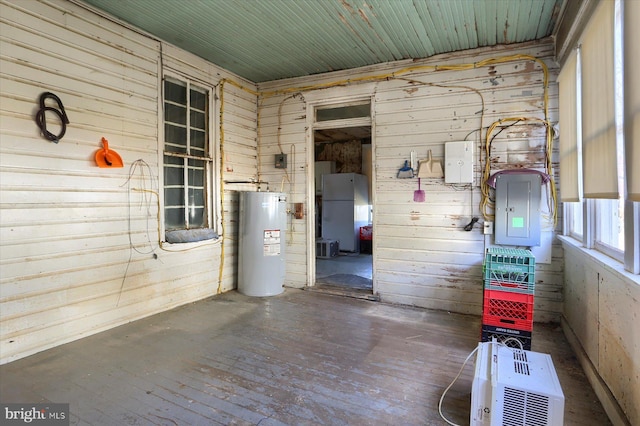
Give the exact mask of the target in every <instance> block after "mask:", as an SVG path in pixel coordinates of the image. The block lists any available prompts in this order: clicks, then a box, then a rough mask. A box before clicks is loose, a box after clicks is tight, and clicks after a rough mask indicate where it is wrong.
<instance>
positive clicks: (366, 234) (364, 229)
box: [360, 225, 373, 241]
mask: <svg viewBox="0 0 640 426" xmlns="http://www.w3.org/2000/svg"><path fill="white" fill-rule="evenodd" d="M360 240H362V241H371V240H373V226H371V225H367V226H361V227H360Z"/></svg>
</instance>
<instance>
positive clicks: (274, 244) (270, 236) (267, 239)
mask: <svg viewBox="0 0 640 426" xmlns="http://www.w3.org/2000/svg"><path fill="white" fill-rule="evenodd" d="M263 249H264V252H263V254H264V255H265V256H280V230H279V229H265V230H264V244H263Z"/></svg>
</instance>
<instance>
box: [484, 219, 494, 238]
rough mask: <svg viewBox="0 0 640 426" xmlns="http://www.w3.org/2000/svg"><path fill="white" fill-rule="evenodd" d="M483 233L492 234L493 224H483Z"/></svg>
mask: <svg viewBox="0 0 640 426" xmlns="http://www.w3.org/2000/svg"><path fill="white" fill-rule="evenodd" d="M483 233H484V235H491V234H493V222H485V223H484V229H483Z"/></svg>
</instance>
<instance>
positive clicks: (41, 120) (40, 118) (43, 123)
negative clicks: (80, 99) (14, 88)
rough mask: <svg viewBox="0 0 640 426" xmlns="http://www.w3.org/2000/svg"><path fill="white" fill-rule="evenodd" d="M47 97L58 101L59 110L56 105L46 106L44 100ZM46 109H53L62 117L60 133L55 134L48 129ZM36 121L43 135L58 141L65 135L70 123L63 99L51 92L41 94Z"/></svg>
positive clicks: (55, 141)
mask: <svg viewBox="0 0 640 426" xmlns="http://www.w3.org/2000/svg"><path fill="white" fill-rule="evenodd" d="M47 98H51V99H53V100H54V101H56V102H57V103H58V108H60V109H59V110H58V109H56V108H54V107H48V106H45V104H44V101H45V99H47ZM46 111H51V112H53V113H55V114H56V115H57V116H58V117H60V123H61V124H60V125H61V129H60V134H58V135H54V134H53V133H51V132H50V131H48V130H47V120H46V117H45V113H46ZM36 123H37V124H38V127H39V128H40V131H41V132H42V136H44V137H45V138H47V139H48V140H50V141H51V142H54V143H58V142H59V141H60V139H62V137H63V136H64V133H65V132H66V131H67V124H69V118H68V117H67V113H66V112H65V110H64V106H63V105H62V101H61V100H60V98H59V97H57V96H56V95H54V94H53V93H51V92H44V93H43V94H42V95H40V110H39V111H38V113H37V114H36Z"/></svg>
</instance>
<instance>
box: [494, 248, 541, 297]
mask: <svg viewBox="0 0 640 426" xmlns="http://www.w3.org/2000/svg"><path fill="white" fill-rule="evenodd" d="M535 262H536V260H535V256H534V255H533V254H532V253H531V252H530V251H529V250H523V249H511V248H502V247H494V248H489V249H487V252H486V255H485V259H484V263H483V264H482V275H483V279H484V284H485V285H484V286H485V288H487V289H491V290H505V291H514V292H517V293H528V294H533V293H534V285H535V267H536V265H535Z"/></svg>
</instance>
